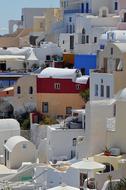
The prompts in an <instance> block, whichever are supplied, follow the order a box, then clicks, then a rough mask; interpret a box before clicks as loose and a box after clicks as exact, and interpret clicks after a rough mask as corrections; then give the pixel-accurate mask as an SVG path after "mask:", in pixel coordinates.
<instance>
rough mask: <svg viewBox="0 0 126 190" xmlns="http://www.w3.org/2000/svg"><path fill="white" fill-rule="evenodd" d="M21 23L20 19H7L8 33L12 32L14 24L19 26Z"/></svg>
mask: <svg viewBox="0 0 126 190" xmlns="http://www.w3.org/2000/svg"><path fill="white" fill-rule="evenodd" d="M21 25H22V22H21V20H10V21H9V33H10V34H12V33H13V32H14V26H17V28H20V27H21Z"/></svg>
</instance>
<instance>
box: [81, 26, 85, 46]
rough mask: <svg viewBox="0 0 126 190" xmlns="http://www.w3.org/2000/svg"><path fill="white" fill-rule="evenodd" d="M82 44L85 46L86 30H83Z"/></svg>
mask: <svg viewBox="0 0 126 190" xmlns="http://www.w3.org/2000/svg"><path fill="white" fill-rule="evenodd" d="M81 43H82V44H85V29H84V28H83V29H82V39H81Z"/></svg>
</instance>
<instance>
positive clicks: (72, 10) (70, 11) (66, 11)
mask: <svg viewBox="0 0 126 190" xmlns="http://www.w3.org/2000/svg"><path fill="white" fill-rule="evenodd" d="M70 13H92V10H91V9H88V10H84V11H83V12H82V11H81V9H68V10H64V14H70Z"/></svg>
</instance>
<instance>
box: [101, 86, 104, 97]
mask: <svg viewBox="0 0 126 190" xmlns="http://www.w3.org/2000/svg"><path fill="white" fill-rule="evenodd" d="M101 97H104V85H101Z"/></svg>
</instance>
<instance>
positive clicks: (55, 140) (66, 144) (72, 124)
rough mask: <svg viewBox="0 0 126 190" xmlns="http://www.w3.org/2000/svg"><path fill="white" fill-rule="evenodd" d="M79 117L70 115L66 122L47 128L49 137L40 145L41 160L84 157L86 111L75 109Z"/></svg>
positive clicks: (53, 160)
mask: <svg viewBox="0 0 126 190" xmlns="http://www.w3.org/2000/svg"><path fill="white" fill-rule="evenodd" d="M74 113H76V115H77V114H78V113H79V114H78V117H75V116H73V117H70V118H69V117H68V118H67V119H66V121H65V123H64V124H58V125H52V126H49V127H48V128H47V137H46V138H45V139H41V141H40V144H39V146H38V155H39V161H40V162H47V161H52V162H56V161H58V160H69V159H72V158H74V157H77V158H78V157H79V158H80V157H81V158H82V157H83V154H84V152H83V139H84V136H85V123H84V120H85V111H84V110H83V111H82V110H81V111H74Z"/></svg>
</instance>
